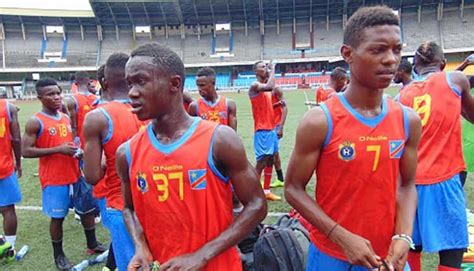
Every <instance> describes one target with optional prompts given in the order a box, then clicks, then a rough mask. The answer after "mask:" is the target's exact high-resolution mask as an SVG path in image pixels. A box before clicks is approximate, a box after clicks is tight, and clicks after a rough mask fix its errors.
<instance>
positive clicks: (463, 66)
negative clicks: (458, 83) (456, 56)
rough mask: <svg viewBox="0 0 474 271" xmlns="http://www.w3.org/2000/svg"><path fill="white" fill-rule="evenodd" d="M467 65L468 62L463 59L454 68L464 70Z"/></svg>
mask: <svg viewBox="0 0 474 271" xmlns="http://www.w3.org/2000/svg"><path fill="white" fill-rule="evenodd" d="M467 66H469V64H468V63H467V62H466V61H463V62H462V63H461V64H460V65H459V66H458V67H457V68H456V70H457V71H461V72H462V71H464V70H465V69H466V68H467Z"/></svg>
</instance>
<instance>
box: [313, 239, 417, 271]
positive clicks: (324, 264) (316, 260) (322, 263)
mask: <svg viewBox="0 0 474 271" xmlns="http://www.w3.org/2000/svg"><path fill="white" fill-rule="evenodd" d="M351 267H352V268H351ZM349 268H350V269H349ZM327 270H331V271H347V270H351V271H371V269H369V268H367V267H363V266H358V265H351V264H350V263H349V262H346V261H343V260H339V259H337V258H334V257H331V256H329V255H327V254H325V253H323V252H322V251H320V250H319V249H318V248H317V247H316V246H315V245H313V243H311V244H310V245H309V251H308V261H307V264H306V271H327ZM403 271H410V267H409V266H408V263H407V264H406V265H405V268H404V269H403Z"/></svg>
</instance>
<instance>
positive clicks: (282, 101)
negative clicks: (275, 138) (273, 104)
mask: <svg viewBox="0 0 474 271" xmlns="http://www.w3.org/2000/svg"><path fill="white" fill-rule="evenodd" d="M275 90H276V91H275V93H276V95H277V98H278V101H279V103H280V105H279V106H281V107H282V113H281V121H280V124H279V125H280V130H281V132H279V134H281V135H283V128H284V126H285V122H286V117H287V116H288V106H287V105H286V101H285V98H284V97H283V91H282V90H281V89H280V88H279V87H277V88H275Z"/></svg>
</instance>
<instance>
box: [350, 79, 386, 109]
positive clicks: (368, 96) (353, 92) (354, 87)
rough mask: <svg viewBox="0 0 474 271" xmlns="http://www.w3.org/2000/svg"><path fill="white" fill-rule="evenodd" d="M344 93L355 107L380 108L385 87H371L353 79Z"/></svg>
mask: <svg viewBox="0 0 474 271" xmlns="http://www.w3.org/2000/svg"><path fill="white" fill-rule="evenodd" d="M343 95H344V97H345V98H346V100H347V101H348V102H349V104H350V105H351V106H352V107H353V108H354V109H361V110H378V109H379V108H380V107H381V104H382V97H383V89H371V88H367V87H365V86H362V85H360V84H357V82H354V81H351V82H350V83H349V85H348V86H347V89H346V91H344V94H343Z"/></svg>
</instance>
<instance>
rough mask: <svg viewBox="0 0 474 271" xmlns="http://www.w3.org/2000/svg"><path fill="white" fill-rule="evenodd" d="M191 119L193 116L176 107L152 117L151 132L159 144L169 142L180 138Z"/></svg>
mask: <svg viewBox="0 0 474 271" xmlns="http://www.w3.org/2000/svg"><path fill="white" fill-rule="evenodd" d="M193 121H194V118H192V117H190V116H189V115H188V114H187V113H186V111H184V108H182V107H178V109H177V110H174V111H173V112H170V113H168V114H164V115H162V116H159V117H158V118H155V119H153V121H152V126H153V132H154V133H155V136H156V138H157V139H158V141H160V143H161V144H171V143H173V142H175V141H176V140H178V139H179V138H181V136H182V135H183V134H184V133H185V132H186V131H187V130H188V129H189V127H190V126H191V124H192V123H193Z"/></svg>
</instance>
